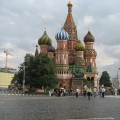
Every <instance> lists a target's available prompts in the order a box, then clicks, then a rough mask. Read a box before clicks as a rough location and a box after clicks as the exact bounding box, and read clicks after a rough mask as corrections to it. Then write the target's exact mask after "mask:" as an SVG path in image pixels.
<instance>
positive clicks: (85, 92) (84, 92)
mask: <svg viewBox="0 0 120 120" xmlns="http://www.w3.org/2000/svg"><path fill="white" fill-rule="evenodd" d="M86 94H87V91H86V89H85V88H84V91H83V95H84V97H86Z"/></svg>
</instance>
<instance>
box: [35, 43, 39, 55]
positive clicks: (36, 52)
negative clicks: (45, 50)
mask: <svg viewBox="0 0 120 120" xmlns="http://www.w3.org/2000/svg"><path fill="white" fill-rule="evenodd" d="M38 54H39V53H38V46H37V45H36V51H35V56H38Z"/></svg>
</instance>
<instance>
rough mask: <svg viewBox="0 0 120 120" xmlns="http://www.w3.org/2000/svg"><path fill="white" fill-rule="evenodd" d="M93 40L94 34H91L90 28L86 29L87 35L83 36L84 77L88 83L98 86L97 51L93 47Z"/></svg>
mask: <svg viewBox="0 0 120 120" xmlns="http://www.w3.org/2000/svg"><path fill="white" fill-rule="evenodd" d="M94 41H95V38H94V36H93V35H92V34H91V32H90V30H88V33H87V35H86V36H85V37H84V43H85V52H84V58H85V63H86V73H85V76H84V77H85V78H86V79H87V80H88V84H89V85H91V86H95V87H99V80H98V72H97V68H96V56H97V52H96V51H95V49H94V48H93V43H94Z"/></svg>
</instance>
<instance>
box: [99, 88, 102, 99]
mask: <svg viewBox="0 0 120 120" xmlns="http://www.w3.org/2000/svg"><path fill="white" fill-rule="evenodd" d="M99 95H100V97H102V88H100V89H99Z"/></svg>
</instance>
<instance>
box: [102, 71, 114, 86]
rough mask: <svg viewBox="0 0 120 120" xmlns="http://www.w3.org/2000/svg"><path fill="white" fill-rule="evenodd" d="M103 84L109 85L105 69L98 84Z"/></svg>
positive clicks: (108, 77)
mask: <svg viewBox="0 0 120 120" xmlns="http://www.w3.org/2000/svg"><path fill="white" fill-rule="evenodd" d="M102 84H103V85H104V86H105V87H111V85H112V84H111V82H110V76H109V74H108V73H107V71H103V72H102V75H101V78H100V85H102Z"/></svg>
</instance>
